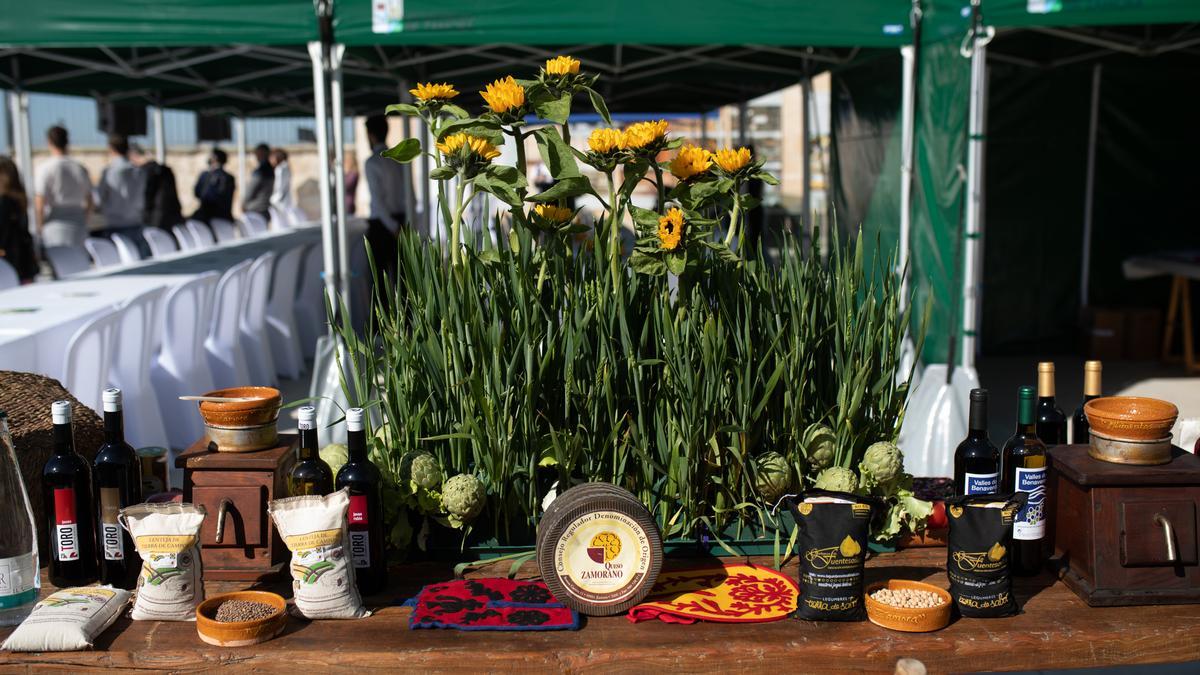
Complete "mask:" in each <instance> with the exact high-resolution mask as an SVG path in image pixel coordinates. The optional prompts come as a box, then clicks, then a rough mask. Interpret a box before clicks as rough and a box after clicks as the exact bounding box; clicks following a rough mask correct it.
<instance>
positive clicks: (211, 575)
mask: <svg viewBox="0 0 1200 675" xmlns="http://www.w3.org/2000/svg"><path fill="white" fill-rule="evenodd" d="M298 442H299V438H298V437H297V436H296V435H295V434H280V435H279V440H278V441H277V443H276V445H275V447H272V448H268V449H266V450H255V451H253V452H215V451H213V450H211V449H210V445H209V442H208V440H207V439H205V440H202V441H198V442H196V443H195V444H194V445H192V447H190V448H188V450H187V451H186V452H184V453H183V454H181V455H180V456H179V457H178V458H176V460H175V463H176V466H177V467H179V468H181V469H183V498H184V501H188V502H192V503H195V504H203V505H204V508H205V509H206V510H207V511H208V516H207V517H206V518H205V519H204V526H203V527H202V528H201V530H200V548H201V552H202V555H203V558H204V578H205V579H208V580H234V581H258V580H262V579H269V578H272V577H275V576H277V575H279V574H280V572H281V571H283V570H284V566H285V564H286V562H287V559H288V552H287V549H286V548H284V545H283V541H282V540H281V539H280V538H279V534H278V533H277V532H276V531H275V525H274V523H272V521H271V517H270V515H269V514H268V513H267V504H269V503H270V502H271V500H273V499H280V498H283V497H286V496H287V495H288V489H287V476H288V473H289V472H290V471H291V468H292V464H293V463H294V462H295V457H296V445H297V443H298Z"/></svg>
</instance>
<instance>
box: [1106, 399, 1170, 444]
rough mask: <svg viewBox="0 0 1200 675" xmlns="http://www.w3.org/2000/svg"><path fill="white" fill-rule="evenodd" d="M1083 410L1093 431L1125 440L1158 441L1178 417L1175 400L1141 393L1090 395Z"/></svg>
mask: <svg viewBox="0 0 1200 675" xmlns="http://www.w3.org/2000/svg"><path fill="white" fill-rule="evenodd" d="M1083 412H1084V414H1086V415H1087V418H1088V424H1089V425H1090V426H1091V428H1092V430H1093V431H1096V432H1098V433H1100V434H1103V435H1104V436H1106V437H1108V438H1110V439H1118V440H1124V441H1157V440H1159V439H1161V438H1163V437H1165V436H1170V435H1171V427H1173V426H1175V418H1177V417H1179V408H1176V407H1175V404H1173V403H1168V402H1167V401H1160V400H1159V399H1156V398H1145V397H1142V396H1106V397H1104V398H1096V399H1092V400H1091V401H1088V402H1087V403H1086V404H1085V405H1084V406H1083Z"/></svg>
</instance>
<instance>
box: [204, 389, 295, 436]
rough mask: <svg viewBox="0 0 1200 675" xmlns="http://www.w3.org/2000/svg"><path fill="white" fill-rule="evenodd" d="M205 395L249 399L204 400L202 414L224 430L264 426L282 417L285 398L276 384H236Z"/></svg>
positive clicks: (209, 421)
mask: <svg viewBox="0 0 1200 675" xmlns="http://www.w3.org/2000/svg"><path fill="white" fill-rule="evenodd" d="M204 395H205V396H224V397H239V398H240V397H246V398H250V399H251V400H249V401H233V402H229V403H214V402H212V401H201V402H200V404H199V405H200V416H201V417H203V418H204V423H205V424H207V425H209V426H211V427H220V428H222V429H239V428H247V427H261V426H263V425H266V424H270V423H272V422H274V421H275V420H276V419H278V418H279V406H280V405H282V403H283V399H281V398H280V396H279V390H278V389H274V388H272V387H232V388H230V389H218V390H216V391H210V392H206V393H205V394H204Z"/></svg>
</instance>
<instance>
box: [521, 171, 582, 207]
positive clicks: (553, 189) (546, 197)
mask: <svg viewBox="0 0 1200 675" xmlns="http://www.w3.org/2000/svg"><path fill="white" fill-rule="evenodd" d="M591 190H592V184H591V182H589V181H588V179H586V178H584V177H583V176H572V177H570V178H563V179H562V180H558V181H555V182H554V185H551V186H550V188H549V189H548V190H546V191H545V192H540V193H538V194H536V195H533V196H532V197H529V201H531V202H539V203H546V202H555V201H558V200H560V199H568V198H570V197H578V196H579V195H582V194H587V193H588V192H591Z"/></svg>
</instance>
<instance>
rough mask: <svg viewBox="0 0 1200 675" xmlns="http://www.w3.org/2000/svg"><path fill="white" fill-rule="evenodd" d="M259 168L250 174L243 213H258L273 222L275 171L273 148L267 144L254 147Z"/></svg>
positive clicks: (243, 203) (243, 198)
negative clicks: (272, 200) (272, 159)
mask: <svg viewBox="0 0 1200 675" xmlns="http://www.w3.org/2000/svg"><path fill="white" fill-rule="evenodd" d="M254 158H255V159H256V160H258V166H257V167H255V168H254V172H253V173H251V174H250V180H249V185H247V186H246V192H245V193H243V196H242V211H244V212H246V213H257V214H259V215H260V216H262V217H263V218H265V219H266V221H267V222H268V223H269V222H271V208H270V207H271V194H272V192H273V191H274V190H275V169H273V168H272V167H271V148H270V147H269V146H268V145H267V144H266V143H259V144H258V145H256V146H254Z"/></svg>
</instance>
